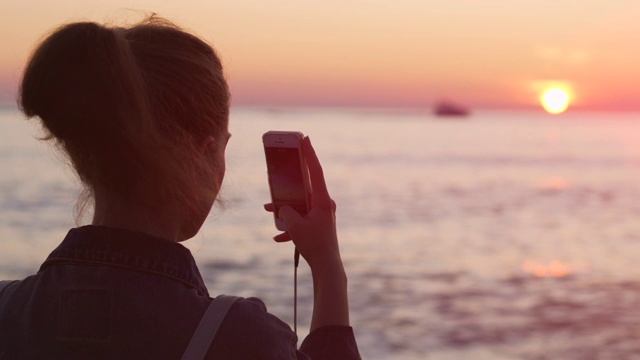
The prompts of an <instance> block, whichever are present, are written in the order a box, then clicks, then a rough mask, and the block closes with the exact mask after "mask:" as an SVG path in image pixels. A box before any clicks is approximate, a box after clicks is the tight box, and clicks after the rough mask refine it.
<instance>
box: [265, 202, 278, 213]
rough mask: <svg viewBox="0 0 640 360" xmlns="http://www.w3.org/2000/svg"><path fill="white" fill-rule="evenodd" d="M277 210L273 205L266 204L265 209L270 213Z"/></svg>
mask: <svg viewBox="0 0 640 360" xmlns="http://www.w3.org/2000/svg"><path fill="white" fill-rule="evenodd" d="M275 208H276V207H275V206H274V205H273V204H272V203H268V204H264V209H265V210H267V211H268V212H273V211H274V210H275Z"/></svg>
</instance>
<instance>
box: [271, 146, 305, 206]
mask: <svg viewBox="0 0 640 360" xmlns="http://www.w3.org/2000/svg"><path fill="white" fill-rule="evenodd" d="M298 151H299V150H298V149H296V148H280V147H266V148H265V156H266V158H267V167H268V170H269V171H268V172H269V183H270V184H271V196H272V198H273V205H274V206H275V207H276V213H277V211H278V210H279V209H280V207H281V206H283V205H289V206H291V207H293V208H294V209H295V210H296V211H298V213H300V214H301V215H306V214H307V205H306V191H305V186H304V180H303V176H302V169H301V166H300V154H299V152H298Z"/></svg>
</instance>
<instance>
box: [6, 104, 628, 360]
mask: <svg viewBox="0 0 640 360" xmlns="http://www.w3.org/2000/svg"><path fill="white" fill-rule="evenodd" d="M269 130H297V131H301V132H303V133H304V134H306V135H309V137H310V139H311V142H312V143H313V144H314V147H315V148H316V151H317V154H318V156H319V158H320V160H321V162H322V164H323V168H324V172H325V177H326V181H327V184H328V188H329V191H330V194H331V196H332V198H333V199H334V200H335V201H336V203H337V219H338V234H339V240H340V246H341V253H342V257H343V260H344V264H345V267H346V270H347V274H348V279H349V296H350V297H349V300H350V309H351V324H352V326H353V328H354V331H355V335H356V339H357V341H358V346H359V348H360V351H361V354H362V356H363V358H365V359H398V360H408V359H444V360H448V359H479V360H482V359H499V360H501V359H640V221H639V220H640V114H638V113H608V112H590V113H580V112H572V111H568V112H566V113H564V114H562V115H555V116H553V115H548V114H546V113H544V112H542V111H477V112H474V113H473V114H471V116H469V117H466V118H437V117H434V116H433V115H432V114H431V113H430V112H429V111H421V110H403V109H366V108H365V109H362V108H358V109H331V108H327V109H323V108H240V107H234V108H233V109H232V111H231V117H230V131H231V133H232V135H233V136H232V138H231V140H230V143H229V145H228V148H227V157H226V158H227V172H226V177H225V180H224V184H223V188H222V191H221V199H222V202H221V204H223V205H220V206H216V207H215V208H214V209H213V211H212V213H211V215H210V216H209V218H208V219H207V221H206V223H205V224H204V226H203V228H202V230H201V231H200V233H199V234H198V235H197V236H196V237H195V238H193V239H191V240H189V241H187V242H185V243H184V244H185V246H187V247H188V248H189V249H190V250H191V251H192V253H193V254H194V256H195V258H196V261H197V262H198V264H199V267H200V269H201V272H202V274H203V276H204V279H205V281H206V283H207V286H208V288H209V290H210V292H211V294H212V295H216V294H223V293H224V294H235V295H239V296H247V297H248V296H256V297H260V298H262V299H263V300H264V301H265V303H266V304H267V306H268V308H269V310H270V311H271V312H272V313H274V314H275V315H277V316H278V317H280V318H281V319H283V320H284V321H285V322H287V323H289V324H290V325H291V326H292V327H293V322H294V312H293V304H294V276H293V274H294V269H293V247H292V245H291V244H290V243H282V244H280V243H275V242H274V241H273V240H272V237H273V236H274V235H276V234H277V233H278V232H277V230H276V229H275V227H274V223H273V218H272V216H271V215H270V214H269V213H267V212H266V211H264V210H263V207H262V205H263V204H264V203H267V202H269V192H268V187H267V177H266V165H265V161H264V155H263V150H262V144H261V135H262V133H264V132H266V131H269ZM40 137H42V132H41V131H40V129H39V127H38V124H37V121H35V120H26V119H24V117H23V116H22V115H21V114H20V113H19V112H18V111H17V110H15V109H12V108H8V109H4V110H1V111H0V169H1V171H0V279H21V278H24V277H26V276H29V275H30V274H33V273H35V272H36V271H37V270H38V268H39V266H40V264H41V263H42V262H43V260H44V259H45V258H46V256H47V255H48V254H49V252H50V251H51V250H52V249H53V248H55V247H56V246H57V245H58V244H59V242H60V241H61V240H62V239H63V237H64V236H65V234H66V233H67V231H68V230H69V228H72V227H74V226H78V225H82V224H85V223H87V219H85V220H82V221H81V222H80V223H79V224H77V223H76V222H75V221H74V217H73V208H74V205H75V203H76V200H77V198H78V194H79V192H80V189H81V187H80V185H79V183H78V181H77V180H76V178H75V177H74V175H73V173H72V172H71V170H70V167H69V166H68V165H67V162H66V161H65V158H64V156H62V155H60V154H59V153H58V152H57V151H56V150H55V149H54V148H52V147H51V144H50V143H48V142H47V141H43V140H39V139H38V138H40ZM114 146H117V144H115V143H114ZM297 287H298V297H297V302H298V319H297V328H298V335H299V338H300V339H301V340H302V339H303V338H304V336H306V335H307V334H308V327H309V323H310V317H311V309H312V299H313V292H312V282H311V277H310V273H309V269H308V266H307V265H306V264H305V263H304V262H301V265H300V268H299V271H298V278H297Z"/></svg>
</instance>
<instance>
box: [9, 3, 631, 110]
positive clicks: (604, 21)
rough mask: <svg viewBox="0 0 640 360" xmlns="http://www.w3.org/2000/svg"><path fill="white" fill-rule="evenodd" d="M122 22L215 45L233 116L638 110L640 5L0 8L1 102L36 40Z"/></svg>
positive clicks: (33, 5)
mask: <svg viewBox="0 0 640 360" xmlns="http://www.w3.org/2000/svg"><path fill="white" fill-rule="evenodd" d="M53 4H55V5H53ZM124 9H137V10H146V11H155V12H157V13H158V14H159V15H161V16H165V17H167V18H169V19H171V20H174V21H176V22H177V23H178V24H180V25H182V26H184V27H186V28H189V29H192V30H193V31H194V32H196V33H197V34H198V35H200V36H202V37H204V38H206V39H207V40H208V41H210V42H211V43H212V44H213V45H214V46H215V47H216V48H217V49H218V50H219V52H220V53H221V55H222V57H223V61H224V63H225V65H226V69H227V73H228V78H229V81H230V83H231V86H232V91H233V99H234V104H236V105H259V106H262V105H265V106H280V105H296V106H385V107H399V106H411V107H428V106H430V104H432V103H433V102H434V101H437V100H438V99H443V98H448V99H453V100H456V101H459V102H461V103H464V104H468V105H469V106H471V107H475V108H479V107H488V108H518V107H532V106H538V94H539V92H540V91H541V90H542V89H543V88H544V87H545V86H547V84H551V83H559V84H563V85H565V86H568V87H569V88H570V89H571V90H572V93H573V104H572V108H574V109H576V108H583V109H597V110H616V109H618V110H640V21H638V20H637V17H638V15H640V2H637V1H618V0H615V1H612V0H563V1H545V0H500V1H498V0H482V1H480V0H467V1H456V0H440V1H418V0H415V1H412V0H403V1H390V0H389V1H356V0H354V1H337V0H328V1H322V2H311V1H300V0H297V1H294V0H287V1H285V0H274V1H258V0H254V1H226V2H222V1H211V0H184V1H176V0H155V1H150V0H147V1H142V0H131V1H121V0H112V1H97V0H56V1H45V0H21V1H5V2H4V3H2V4H0V33H1V34H2V41H1V42H0V97H1V98H2V99H3V100H4V101H5V102H6V101H13V100H12V99H11V98H12V97H13V96H14V94H15V89H16V83H17V79H18V78H19V76H20V75H19V74H20V71H21V68H22V67H23V65H24V62H25V61H26V59H27V57H28V54H29V52H30V51H31V49H32V47H33V45H34V44H35V43H36V42H37V41H38V39H39V38H40V36H41V35H42V34H43V33H45V32H46V31H48V30H50V29H51V28H53V27H55V26H56V25H58V24H60V23H63V22H67V21H70V20H86V19H89V20H96V21H112V22H113V21H116V22H118V21H119V20H120V19H123V18H124V19H127V18H128V19H130V20H132V21H135V20H136V19H139V18H140V15H139V14H138V13H136V12H134V11H128V10H124Z"/></svg>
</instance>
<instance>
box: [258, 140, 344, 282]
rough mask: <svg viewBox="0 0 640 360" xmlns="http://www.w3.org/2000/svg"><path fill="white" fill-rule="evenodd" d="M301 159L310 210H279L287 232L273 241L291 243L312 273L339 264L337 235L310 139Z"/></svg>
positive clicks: (270, 207)
mask: <svg viewBox="0 0 640 360" xmlns="http://www.w3.org/2000/svg"><path fill="white" fill-rule="evenodd" d="M302 156H304V158H305V160H306V163H307V166H308V167H309V176H310V180H311V187H312V189H313V192H312V195H311V210H310V211H309V213H308V214H307V216H304V217H303V216H301V215H300V214H299V213H298V212H297V211H295V210H294V209H293V208H292V207H290V206H283V207H282V208H280V212H279V213H278V217H280V219H282V221H284V223H285V224H286V226H287V229H288V230H287V231H286V232H284V233H282V234H279V235H276V236H275V237H274V240H275V241H277V242H285V241H289V240H293V243H294V244H295V246H296V248H297V249H298V251H300V254H301V255H302V256H303V257H304V258H305V260H307V263H309V266H310V267H311V269H312V270H314V269H318V270H320V269H322V268H324V267H326V266H328V265H333V266H336V265H338V264H341V262H342V261H341V260H340V250H339V247H338V236H337V233H336V216H335V212H336V205H335V202H334V201H333V200H331V197H330V196H329V192H328V190H327V185H326V183H325V180H324V173H323V171H322V166H321V165H320V161H319V160H318V157H317V155H316V153H315V150H314V149H313V146H312V145H311V141H310V140H309V137H305V138H304V139H303V141H302ZM265 209H266V210H267V211H271V212H273V211H274V207H273V205H272V204H266V205H265Z"/></svg>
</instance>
